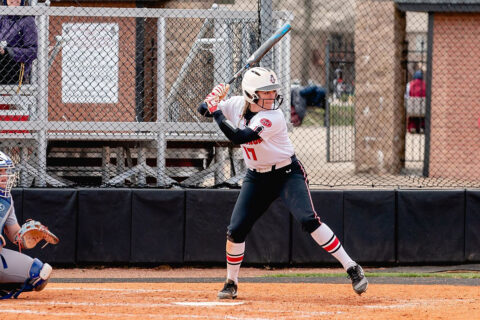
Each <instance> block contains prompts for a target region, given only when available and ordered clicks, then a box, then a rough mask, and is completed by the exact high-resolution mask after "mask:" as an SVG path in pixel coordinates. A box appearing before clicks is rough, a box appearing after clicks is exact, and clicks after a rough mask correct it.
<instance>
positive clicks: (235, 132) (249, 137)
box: [213, 110, 260, 144]
mask: <svg viewBox="0 0 480 320" xmlns="http://www.w3.org/2000/svg"><path fill="white" fill-rule="evenodd" d="M213 117H214V119H215V121H216V122H217V124H218V126H219V127H220V130H222V132H223V133H224V134H225V136H226V137H227V138H228V139H229V140H230V141H232V142H233V143H235V144H243V143H247V142H250V141H255V140H258V139H259V138H260V136H259V135H258V134H257V133H256V132H255V131H253V130H252V129H250V128H245V129H243V130H242V129H239V128H236V127H235V126H234V125H233V123H231V122H230V121H229V120H227V118H225V115H224V114H223V113H222V111H220V110H217V111H215V112H214V113H213Z"/></svg>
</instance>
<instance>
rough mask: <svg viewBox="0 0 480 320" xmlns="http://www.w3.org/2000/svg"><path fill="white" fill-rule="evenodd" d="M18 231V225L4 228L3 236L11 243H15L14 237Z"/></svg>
mask: <svg viewBox="0 0 480 320" xmlns="http://www.w3.org/2000/svg"><path fill="white" fill-rule="evenodd" d="M18 230H20V225H19V224H18V223H16V224H14V225H11V226H5V235H6V236H7V237H8V239H9V240H10V241H11V242H12V243H13V242H15V235H16V234H17V232H18Z"/></svg>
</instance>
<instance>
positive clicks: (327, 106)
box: [325, 40, 330, 162]
mask: <svg viewBox="0 0 480 320" xmlns="http://www.w3.org/2000/svg"><path fill="white" fill-rule="evenodd" d="M329 95H330V41H329V40H327V45H326V47H325V96H326V99H325V129H326V130H327V162H330V103H329V100H328V99H329Z"/></svg>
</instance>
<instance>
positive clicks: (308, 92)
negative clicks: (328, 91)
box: [290, 84, 326, 127]
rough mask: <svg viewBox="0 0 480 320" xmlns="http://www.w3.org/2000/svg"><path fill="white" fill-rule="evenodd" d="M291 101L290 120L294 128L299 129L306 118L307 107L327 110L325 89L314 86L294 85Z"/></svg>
mask: <svg viewBox="0 0 480 320" xmlns="http://www.w3.org/2000/svg"><path fill="white" fill-rule="evenodd" d="M290 100H291V107H290V120H291V122H292V124H293V126H294V127H298V126H300V125H301V124H302V121H303V118H305V115H306V113H307V106H311V107H319V108H323V109H325V104H326V102H325V89H323V88H322V87H320V86H317V85H314V84H311V85H308V86H306V87H302V86H300V85H292V89H291V91H290Z"/></svg>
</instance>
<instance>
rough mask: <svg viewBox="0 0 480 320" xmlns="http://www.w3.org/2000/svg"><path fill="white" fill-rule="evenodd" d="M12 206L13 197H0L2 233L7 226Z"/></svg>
mask: <svg viewBox="0 0 480 320" xmlns="http://www.w3.org/2000/svg"><path fill="white" fill-rule="evenodd" d="M11 206H12V198H3V197H0V234H2V233H3V227H4V226H5V221H7V218H8V212H9V211H10V207H11Z"/></svg>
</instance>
